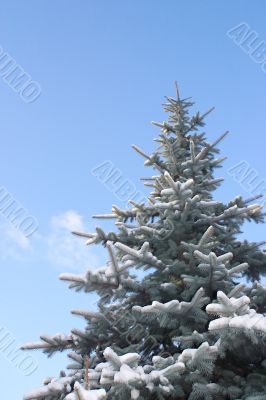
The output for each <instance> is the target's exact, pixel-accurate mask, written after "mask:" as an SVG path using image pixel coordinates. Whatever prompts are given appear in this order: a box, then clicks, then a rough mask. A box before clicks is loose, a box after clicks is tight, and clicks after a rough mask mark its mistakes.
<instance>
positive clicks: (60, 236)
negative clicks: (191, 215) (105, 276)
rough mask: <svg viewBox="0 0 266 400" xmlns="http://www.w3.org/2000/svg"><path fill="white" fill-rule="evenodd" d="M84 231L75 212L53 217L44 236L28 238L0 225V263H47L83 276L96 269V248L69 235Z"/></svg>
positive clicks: (3, 224) (4, 225) (71, 211)
mask: <svg viewBox="0 0 266 400" xmlns="http://www.w3.org/2000/svg"><path fill="white" fill-rule="evenodd" d="M73 230H79V231H86V230H88V228H87V229H86V226H85V224H84V219H83V217H82V216H81V215H80V214H79V213H77V212H76V211H74V210H68V211H66V212H64V213H62V214H59V215H56V216H53V217H52V218H51V220H50V228H49V230H48V233H47V234H42V233H41V232H40V231H39V232H38V233H36V234H35V235H34V236H32V237H30V238H27V237H25V236H24V235H23V234H22V233H21V232H20V231H19V230H17V229H16V228H14V227H12V226H10V224H8V223H6V222H5V221H3V223H2V224H0V237H1V242H0V259H2V260H5V261H7V260H10V259H12V260H17V261H18V260H21V261H22V262H23V261H25V260H30V263H31V264H32V263H35V262H36V263H37V264H38V265H39V264H40V262H45V263H47V262H48V263H49V264H50V265H51V266H53V267H56V268H58V270H59V271H62V270H67V271H75V272H82V271H84V270H85V269H87V268H93V267H94V266H96V267H97V266H99V259H98V257H97V256H96V255H95V251H94V250H95V248H94V249H93V248H91V247H88V246H86V245H85V243H84V241H83V240H82V239H81V238H78V237H75V236H73V235H72V234H71V231H73Z"/></svg>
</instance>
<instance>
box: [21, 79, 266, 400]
mask: <svg viewBox="0 0 266 400" xmlns="http://www.w3.org/2000/svg"><path fill="white" fill-rule="evenodd" d="M166 99H167V102H166V104H165V105H164V109H165V111H166V112H167V113H168V114H169V118H168V120H167V122H163V123H154V125H156V126H157V127H159V128H160V133H159V135H158V137H157V139H156V141H157V143H158V147H157V148H156V150H155V151H154V152H153V153H152V154H151V155H147V154H145V153H144V152H143V151H142V150H140V149H139V148H138V147H137V146H133V148H134V149H135V150H136V151H137V152H138V153H139V154H140V155H141V156H142V157H144V159H145V165H146V166H148V167H151V168H152V169H153V172H152V176H151V177H149V178H145V179H144V180H145V185H146V186H148V187H150V188H151V192H150V194H149V196H148V197H147V201H146V203H143V204H138V203H137V202H134V201H130V202H129V203H130V207H129V208H126V209H120V208H119V207H117V206H113V207H112V213H111V214H103V215H97V216H96V217H97V218H100V219H114V220H115V225H116V227H115V229H114V231H113V232H105V231H104V230H103V229H101V228H97V229H96V232H95V233H83V232H75V234H77V235H79V236H81V237H83V238H86V241H87V244H88V245H92V244H99V245H103V247H105V248H106V249H107V251H108V253H109V259H110V261H109V262H108V263H107V265H106V266H105V267H103V268H100V269H98V270H95V269H93V270H89V271H86V272H85V273H84V274H82V275H74V274H69V273H65V274H62V275H61V276H60V279H62V280H63V281H66V282H69V283H70V288H71V289H74V290H76V291H77V292H78V291H84V292H87V293H91V292H95V293H97V294H98V298H99V301H98V310H97V312H92V311H90V310H81V309H78V310H73V311H72V313H73V314H75V315H79V316H81V317H83V318H84V319H85V327H84V330H82V331H81V330H78V329H73V330H72V331H71V333H70V334H68V335H64V334H61V335H56V336H41V342H38V343H29V344H26V345H25V346H24V347H23V348H24V349H43V350H44V352H45V353H47V354H48V355H49V356H50V355H52V354H53V353H54V352H56V351H63V350H68V351H70V352H69V354H68V356H69V358H70V360H71V364H70V365H69V366H67V369H68V370H69V371H70V373H69V372H68V373H66V372H61V373H60V376H59V377H56V378H47V379H46V380H45V381H44V386H43V387H42V388H40V389H37V390H33V391H32V392H31V393H29V394H27V395H26V396H25V397H24V399H25V400H33V399H45V400H57V399H64V400H93V399H95V400H99V399H121V400H124V399H138V400H142V399H150V400H154V399H160V400H161V399H176V400H181V399H182V400H183V399H189V400H198V399H206V400H211V399H215V400H216V399H246V400H263V399H264V400H265V399H266V317H265V312H266V287H265V286H263V285H262V283H260V279H261V277H262V276H263V275H265V274H266V254H265V253H264V252H263V250H260V247H261V245H262V243H253V242H249V241H247V240H244V241H241V240H239V234H240V233H241V226H242V225H243V223H244V222H245V221H247V220H248V221H255V222H256V223H259V222H263V217H264V215H263V212H262V207H261V206H260V205H258V204H252V203H253V201H254V200H256V199H254V198H253V199H249V200H244V199H243V198H242V197H240V196H238V197H236V198H234V199H233V200H232V201H230V202H229V203H228V204H223V203H222V202H220V201H216V200H214V197H213V191H215V189H216V188H217V187H218V186H219V185H220V183H221V182H222V181H223V179H222V178H217V177H216V176H215V171H216V169H217V168H218V167H220V166H221V163H222V162H223V160H224V158H220V157H219V156H218V153H219V151H218V149H217V145H218V144H219V142H220V141H221V140H222V139H224V137H225V136H226V134H227V133H225V134H223V135H221V136H220V137H219V138H218V139H217V140H216V141H215V142H214V143H208V142H207V141H206V138H205V134H204V133H202V127H203V126H204V125H205V117H206V116H207V114H208V113H209V112H207V113H205V114H203V115H201V114H200V113H196V114H195V115H193V114H192V112H191V109H192V106H193V102H192V101H191V99H190V98H188V99H181V98H180V97H179V92H178V88H177V86H176V98H172V97H167V98H166ZM210 111H211V110H210ZM138 270H141V272H139V271H138ZM244 281H245V282H247V284H244V283H243V282H244ZM88 359H89V366H88V363H87V364H86V360H87V361H88ZM86 365H87V366H86Z"/></svg>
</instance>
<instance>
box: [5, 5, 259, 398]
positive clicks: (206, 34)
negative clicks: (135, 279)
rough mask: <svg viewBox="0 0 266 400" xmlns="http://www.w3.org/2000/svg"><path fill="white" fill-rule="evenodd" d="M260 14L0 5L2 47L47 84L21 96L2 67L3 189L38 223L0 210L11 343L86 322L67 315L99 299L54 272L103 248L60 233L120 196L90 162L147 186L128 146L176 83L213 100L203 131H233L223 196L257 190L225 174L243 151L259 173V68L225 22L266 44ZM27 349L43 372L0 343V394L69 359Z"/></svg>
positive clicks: (204, 101) (26, 385)
mask: <svg viewBox="0 0 266 400" xmlns="http://www.w3.org/2000/svg"><path fill="white" fill-rule="evenodd" d="M265 12H266V5H265V4H264V3H263V2H262V1H258V0H257V1H256V0H255V1H253V2H250V1H245V0H241V1H238V0H236V1H234V2H231V1H228V0H227V1H216V2H214V1H211V0H204V1H203V0H202V1H198V0H197V1H196V0H195V1H192V0H188V1H184V0H183V1H174V0H168V1H162V0H161V1H159V0H158V1H151V0H145V1H140V0H136V1H134V2H133V1H122V0H115V1H112V2H110V1H107V0H105V1H103V0H101V1H98V0H97V1H96V0H90V1H85V0H83V1H81V0H76V1H75V2H74V1H66V0H64V1H63V0H57V1H54V2H47V1H44V0H39V1H38V2H36V1H33V0H31V1H29V0H27V1H24V2H21V1H18V0H16V1H14V0H10V1H9V2H5V4H3V3H2V4H1V6H0V46H1V47H2V49H3V51H4V52H5V53H6V54H8V55H10V56H12V58H13V59H14V60H15V62H16V64H17V65H19V66H20V67H22V68H23V69H24V70H25V71H26V72H27V74H28V75H29V76H31V77H32V80H33V81H36V82H38V84H39V85H40V87H41V89H42V92H41V95H40V96H39V97H38V98H37V99H36V100H35V101H34V102H32V103H27V102H25V101H23V98H22V97H21V96H20V95H19V94H18V93H17V92H15V91H14V90H13V89H12V88H11V87H10V85H8V84H7V83H6V82H5V80H4V79H3V78H2V77H1V76H0V109H1V118H0V132H1V146H0V176H1V181H0V182H1V185H0V186H1V187H2V186H4V187H5V188H6V189H7V190H8V191H9V192H10V193H11V194H12V196H13V198H14V199H16V200H17V201H18V202H19V203H20V204H22V205H23V207H24V208H25V209H26V210H27V212H28V213H29V215H33V216H34V217H35V218H36V219H37V220H38V224H39V228H38V230H37V231H36V232H35V234H33V235H32V236H31V237H29V238H25V237H24V236H23V234H22V233H21V232H19V231H17V230H16V229H14V227H13V226H12V224H10V222H9V221H8V220H6V219H5V218H4V217H1V219H0V231H1V238H2V240H1V243H0V250H1V251H0V262H1V283H0V292H1V305H0V315H1V320H0V325H1V326H0V328H3V327H4V328H5V329H6V331H8V332H10V335H13V336H12V337H14V339H15V341H16V343H18V344H21V343H25V342H27V341H35V340H37V339H38V337H39V334H42V333H50V334H55V333H57V332H65V333H67V332H68V331H69V330H70V329H71V328H72V327H74V326H75V327H77V326H80V327H82V326H83V321H82V320H79V319H78V318H75V317H73V316H71V315H70V313H69V311H70V310H71V309H72V308H77V307H80V308H82V307H88V308H89V307H93V303H94V301H95V299H94V298H93V296H91V297H90V296H85V295H82V294H75V293H71V292H70V291H69V290H68V289H67V286H66V285H65V284H64V283H62V282H60V281H59V280H58V275H59V274H60V273H61V272H65V271H70V272H73V271H74V272H81V271H83V269H84V268H85V267H88V266H90V267H92V268H94V267H96V266H99V265H101V263H103V262H104V261H105V260H106V254H105V251H104V250H102V249H97V248H86V247H85V246H84V245H83V243H82V241H77V240H75V238H73V237H72V236H71V235H70V233H69V231H70V230H71V229H72V228H79V229H86V230H88V231H93V230H94V228H95V226H96V222H95V220H92V219H91V215H93V214H95V213H101V212H109V211H110V207H111V205H112V204H118V205H120V206H122V205H124V204H123V201H121V200H119V199H118V198H117V196H116V194H115V192H114V190H110V188H109V189H108V188H107V187H106V186H104V185H103V184H102V183H101V182H100V181H99V180H97V178H96V177H95V176H94V175H95V174H92V173H91V170H92V169H94V168H95V167H96V166H98V165H100V164H101V163H103V162H105V161H109V162H111V163H112V165H113V166H114V167H115V168H117V169H118V170H120V171H121V173H122V177H123V179H124V180H125V181H126V180H129V181H130V182H131V183H132V184H134V185H136V188H137V189H138V190H140V191H143V189H142V186H141V183H140V182H139V177H140V176H143V175H144V176H147V173H148V172H149V171H148V170H145V169H144V167H143V160H142V159H141V158H140V157H139V156H138V155H137V154H136V153H134V151H133V150H132V149H131V147H130V146H131V144H132V143H135V144H137V145H139V146H140V147H141V148H143V149H144V150H146V151H147V152H151V151H152V150H153V149H154V143H153V138H154V137H155V136H156V134H157V130H156V129H155V128H154V127H153V126H152V125H151V124H150V121H151V120H157V121H161V120H164V119H166V117H165V115H164V114H163V111H162V107H161V103H162V102H163V101H164V96H165V95H173V94H174V85H173V83H174V81H175V80H178V81H179V85H180V90H181V94H183V96H184V97H188V96H192V97H193V98H194V100H195V101H196V105H197V107H198V109H199V110H201V111H202V112H203V111H206V110H207V109H208V108H210V107H211V106H213V105H214V106H215V107H216V110H215V112H213V113H212V114H211V115H210V116H209V117H208V125H207V127H206V131H207V132H208V137H209V138H210V140H212V139H214V138H216V137H217V136H218V135H220V134H221V133H223V132H224V131H225V130H227V129H228V130H230V133H231V134H230V136H229V137H228V138H227V139H226V140H225V141H224V142H223V143H222V145H221V150H222V154H223V155H226V156H228V160H227V161H226V162H225V163H224V168H223V170H221V175H223V176H224V177H225V178H226V180H225V183H224V185H223V187H222V188H221V189H219V192H218V193H217V196H219V199H222V200H229V199H230V198H233V197H235V196H236V195H237V194H243V195H245V196H246V197H250V191H252V190H253V187H254V186H253V187H252V185H250V184H246V186H245V187H244V186H243V184H242V185H241V184H240V183H239V182H236V181H235V180H234V179H233V178H232V176H230V174H228V172H227V171H228V169H230V168H232V167H233V166H235V165H236V164H238V163H240V162H242V161H245V163H246V164H245V165H247V166H248V168H250V169H253V170H254V171H256V172H255V173H256V179H257V181H258V182H262V183H263V181H264V178H265V179H266V171H265V144H266V140H265V101H266V91H265V86H266V74H265V72H264V71H263V69H262V67H261V64H260V63H259V62H255V61H256V59H255V58H254V56H252V55H251V54H250V51H249V50H250V49H249V50H247V49H246V51H244V49H243V47H242V48H241V46H239V45H237V44H236V43H235V42H234V40H233V39H232V38H230V37H228V35H227V32H228V30H230V29H233V28H234V27H236V26H237V25H239V24H241V23H245V24H246V25H244V27H246V26H249V27H250V30H251V31H255V32H256V34H255V36H256V39H257V40H258V42H263V41H266V26H265V18H264V16H265ZM257 61H258V59H257ZM245 236H246V237H247V238H249V239H250V240H254V241H255V240H263V239H264V238H265V229H264V227H263V226H256V225H252V224H250V225H248V226H246V230H245ZM33 357H34V359H35V360H36V363H37V364H36V365H38V368H37V369H36V371H35V372H34V373H33V374H32V375H30V376H24V374H23V371H21V369H19V368H16V367H15V366H14V363H12V362H10V360H8V359H6V358H5V356H4V355H3V354H2V353H1V352H0V368H1V377H2V380H3V382H5V385H2V388H1V398H5V399H12V400H21V399H22V397H23V394H24V393H25V391H27V390H29V389H31V388H33V387H38V386H39V385H40V384H41V381H42V379H43V378H44V377H46V376H50V375H57V373H58V372H59V371H60V369H63V368H64V366H65V362H66V361H65V357H64V356H62V355H59V356H56V357H54V358H53V359H51V360H47V359H46V357H45V356H44V355H43V354H42V353H34V354H33Z"/></svg>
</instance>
